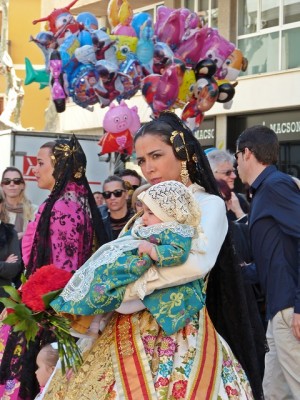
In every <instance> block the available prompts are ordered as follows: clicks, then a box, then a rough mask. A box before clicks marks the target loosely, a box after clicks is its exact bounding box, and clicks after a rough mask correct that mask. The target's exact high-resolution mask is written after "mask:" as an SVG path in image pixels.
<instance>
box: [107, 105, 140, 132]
mask: <svg viewBox="0 0 300 400" xmlns="http://www.w3.org/2000/svg"><path fill="white" fill-rule="evenodd" d="M137 111H138V109H137V107H136V106H134V107H132V108H129V107H128V106H127V104H126V103H125V101H124V100H121V103H120V104H119V105H116V104H114V103H111V104H110V106H109V109H108V111H107V112H106V114H105V116H104V119H103V128H104V129H105V130H106V131H107V132H111V133H120V132H123V131H125V130H126V129H128V130H129V131H130V133H131V134H133V133H135V132H136V131H137V130H138V129H139V128H140V126H141V123H140V119H139V116H138V112H137Z"/></svg>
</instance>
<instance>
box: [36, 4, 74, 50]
mask: <svg viewBox="0 0 300 400" xmlns="http://www.w3.org/2000/svg"><path fill="white" fill-rule="evenodd" d="M77 1H78V0H73V1H72V2H71V3H70V4H69V5H68V6H66V7H64V8H58V9H54V10H53V11H52V13H50V14H49V15H48V16H47V17H44V18H40V19H36V20H34V21H33V22H32V23H33V24H34V25H35V24H37V23H38V22H44V21H45V22H48V23H49V30H50V31H51V32H52V33H53V34H54V35H55V37H56V38H57V41H58V43H59V44H60V43H62V42H63V40H64V38H65V37H66V36H67V35H68V34H77V33H79V31H80V23H79V22H77V21H76V20H75V18H74V17H73V16H72V14H71V12H70V9H71V8H72V7H73V5H74V4H75V3H77Z"/></svg>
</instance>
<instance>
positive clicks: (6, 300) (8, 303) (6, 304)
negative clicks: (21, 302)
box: [0, 297, 18, 309]
mask: <svg viewBox="0 0 300 400" xmlns="http://www.w3.org/2000/svg"><path fill="white" fill-rule="evenodd" d="M0 302H1V303H2V304H3V305H4V307H6V308H13V309H14V308H15V306H16V305H17V304H18V303H16V302H15V301H14V300H12V299H10V298H8V297H0Z"/></svg>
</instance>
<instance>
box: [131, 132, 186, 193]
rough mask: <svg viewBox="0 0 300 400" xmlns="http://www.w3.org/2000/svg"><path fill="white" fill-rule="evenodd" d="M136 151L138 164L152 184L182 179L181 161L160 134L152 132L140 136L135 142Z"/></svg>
mask: <svg viewBox="0 0 300 400" xmlns="http://www.w3.org/2000/svg"><path fill="white" fill-rule="evenodd" d="M135 151H136V156H137V161H138V165H139V166H140V167H141V170H142V172H143V175H144V176H145V178H146V179H147V181H148V182H149V183H150V184H151V185H155V184H156V183H159V182H164V181H169V180H174V181H179V182H180V181H181V179H180V171H181V161H180V160H178V159H177V158H176V157H175V155H174V153H173V149H172V147H171V146H170V145H168V144H166V143H165V142H164V141H163V140H162V139H161V137H160V136H158V135H155V134H151V133H147V134H145V135H144V136H140V137H139V138H138V139H137V140H136V142H135Z"/></svg>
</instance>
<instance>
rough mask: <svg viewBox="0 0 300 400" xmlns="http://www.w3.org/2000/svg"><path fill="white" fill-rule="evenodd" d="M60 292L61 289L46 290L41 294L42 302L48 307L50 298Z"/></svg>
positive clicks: (52, 298)
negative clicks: (46, 291)
mask: <svg viewBox="0 0 300 400" xmlns="http://www.w3.org/2000/svg"><path fill="white" fill-rule="evenodd" d="M61 292H62V289H58V290H53V291H52V292H48V293H46V294H44V296H42V299H43V302H44V304H45V307H46V308H49V305H50V303H51V301H52V300H54V299H55V298H56V297H57V296H58V295H59V294H60V293H61Z"/></svg>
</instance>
